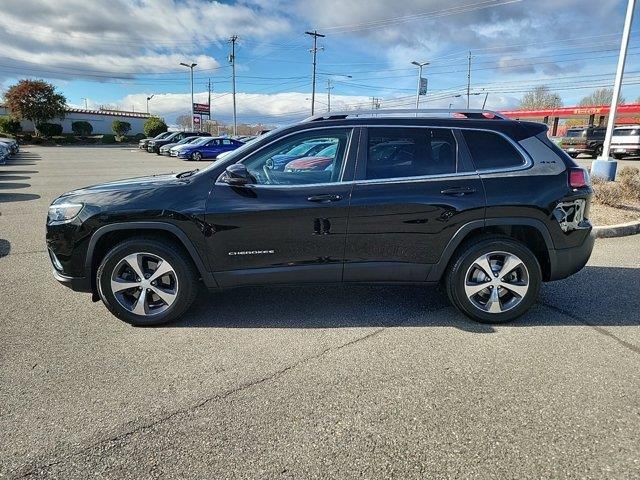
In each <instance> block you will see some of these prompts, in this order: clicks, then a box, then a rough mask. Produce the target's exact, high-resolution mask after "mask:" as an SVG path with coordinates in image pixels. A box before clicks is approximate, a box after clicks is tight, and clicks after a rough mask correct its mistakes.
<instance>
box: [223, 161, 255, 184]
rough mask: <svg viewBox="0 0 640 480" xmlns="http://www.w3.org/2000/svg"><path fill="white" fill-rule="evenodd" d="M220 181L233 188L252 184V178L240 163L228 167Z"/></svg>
mask: <svg viewBox="0 0 640 480" xmlns="http://www.w3.org/2000/svg"><path fill="white" fill-rule="evenodd" d="M222 181H223V182H225V183H227V184H229V185H233V186H236V187H238V186H242V185H249V184H250V183H254V180H253V177H252V176H251V174H250V173H249V171H248V170H247V167H245V166H244V165H243V164H242V163H234V164H233V165H229V166H228V167H227V168H226V170H225V172H224V177H223V178H222Z"/></svg>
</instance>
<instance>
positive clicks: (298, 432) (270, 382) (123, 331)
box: [0, 147, 640, 479]
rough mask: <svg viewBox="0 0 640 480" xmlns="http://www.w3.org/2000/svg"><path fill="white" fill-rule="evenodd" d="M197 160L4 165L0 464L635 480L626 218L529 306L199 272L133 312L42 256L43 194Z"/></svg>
mask: <svg viewBox="0 0 640 480" xmlns="http://www.w3.org/2000/svg"><path fill="white" fill-rule="evenodd" d="M193 166H194V164H192V163H185V162H181V161H179V160H175V159H174V160H172V159H167V158H160V157H157V156H156V155H150V154H146V153H143V152H138V151H135V149H127V148H119V147H118V148H104V147H96V148H81V147H59V148H56V147H29V148H25V149H24V151H23V152H22V153H21V154H20V156H19V157H15V158H13V159H11V160H10V161H9V162H8V164H7V165H4V166H0V478H64V479H76V478H78V479H79V478H88V477H92V478H113V479H123V478H131V479H139V478H197V479H205V478H206V479H210V478H268V479H271V478H399V479H409V478H423V479H427V478H428V479H440V478H464V479H468V478H483V479H484V478H496V479H498V478H500V479H501V478H519V479H524V478H580V479H585V478H588V479H623V478H640V394H639V392H640V329H639V328H638V327H639V325H640V314H639V313H638V312H640V255H639V254H638V251H639V247H640V236H635V237H626V238H618V239H602V240H598V241H597V243H596V249H595V251H594V254H593V256H592V258H591V261H590V262H589V264H588V266H587V267H586V268H585V269H584V270H583V271H582V272H580V273H579V274H577V275H575V276H574V277H572V278H570V279H568V280H565V281H561V282H555V283H551V284H547V285H545V286H544V287H543V291H542V293H541V296H540V302H539V304H538V305H537V306H536V307H534V308H533V309H532V311H531V312H530V313H529V314H528V315H527V316H526V317H524V318H522V319H520V320H518V321H516V322H515V323H513V324H510V325H507V326H500V327H491V326H483V325H478V324H474V323H470V322H469V321H467V320H466V319H465V318H463V317H462V316H461V315H459V314H458V313H456V312H455V311H454V309H453V308H452V307H450V306H449V305H448V303H447V301H446V298H445V297H444V296H443V294H441V293H439V292H438V291H437V290H434V289H429V290H427V289H423V288H420V287H389V286H375V287H348V288H346V287H337V286H331V287H305V288H302V287H301V288H284V287H283V288H274V287H265V288H259V289H257V288H254V289H248V288H247V289H236V290H231V291H227V292H213V293H211V292H204V291H203V292H202V293H201V294H200V296H199V298H198V300H197V303H196V305H195V306H194V307H195V308H193V309H192V310H191V311H190V313H189V314H188V315H187V316H186V318H184V319H183V320H182V321H180V322H178V323H175V324H172V325H168V326H165V327H160V328H134V327H131V326H129V325H126V324H124V323H122V322H120V321H119V320H117V319H116V318H114V317H112V316H111V315H110V314H109V313H108V312H107V310H106V309H105V308H104V307H103V306H102V304H101V303H92V302H91V300H90V298H89V296H88V295H86V294H78V293H74V292H72V291H70V290H68V289H66V288H65V287H63V286H61V285H58V283H57V282H56V281H55V280H54V279H53V277H52V276H51V268H50V265H49V259H48V256H47V254H46V251H45V246H44V223H45V217H46V211H47V206H48V204H49V203H50V201H51V200H53V199H54V198H55V197H56V196H57V195H59V194H61V193H63V192H65V191H67V190H70V189H72V188H76V187H81V186H85V185H89V184H94V183H98V182H103V181H107V180H112V179H118V178H125V177H131V176H136V175H144V174H150V173H160V172H167V171H180V170H186V169H189V168H193Z"/></svg>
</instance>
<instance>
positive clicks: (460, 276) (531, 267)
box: [445, 237, 542, 324]
mask: <svg viewBox="0 0 640 480" xmlns="http://www.w3.org/2000/svg"><path fill="white" fill-rule="evenodd" d="M487 255H488V258H489V263H488V264H486V263H485V264H484V265H485V268H484V269H483V268H481V267H480V264H481V263H483V262H482V261H481V262H477V261H478V260H480V259H484V258H487V257H486V256H487ZM507 255H508V256H509V257H507ZM507 260H509V266H511V267H513V268H509V266H507V268H509V271H507V272H504V274H505V275H507V274H508V276H509V277H510V278H508V280H506V281H502V278H503V277H501V275H500V273H502V272H501V271H500V270H499V269H500V268H503V266H504V264H505V263H506V262H507ZM490 267H492V272H491V273H493V277H491V278H490V277H489V276H488V275H486V274H485V272H486V268H490ZM496 271H497V272H498V273H496ZM541 282H542V272H541V270H540V264H539V263H538V259H537V258H536V256H535V255H534V254H533V253H532V252H531V250H529V249H528V248H527V247H526V246H525V245H524V244H522V243H520V242H518V241H516V240H513V239H511V238H509V237H485V238H481V239H479V240H477V241H473V242H468V243H467V244H465V245H463V246H462V247H461V248H460V250H459V251H458V252H457V253H456V255H455V257H454V258H453V260H452V261H451V266H450V267H449V269H448V271H447V273H446V276H445V287H446V290H447V295H448V296H449V300H450V301H451V303H452V304H453V305H454V306H455V307H456V308H457V309H458V310H460V311H461V312H462V313H464V314H465V315H466V316H467V317H469V318H471V319H472V320H475V321H477V322H480V323H493V324H498V323H506V322H509V321H511V320H514V319H516V318H518V317H519V316H521V315H523V314H524V313H525V312H526V311H527V310H529V308H531V306H532V305H533V304H534V303H535V301H536V299H537V297H538V292H539V291H540V284H541ZM482 285H487V287H485V288H484V289H482ZM510 288H511V289H513V290H510ZM474 291H476V293H474V294H473V295H469V292H474ZM494 292H498V293H497V294H496V293H494ZM516 292H518V293H516ZM496 301H497V303H496ZM485 302H486V303H485Z"/></svg>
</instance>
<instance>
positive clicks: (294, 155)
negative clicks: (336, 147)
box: [265, 141, 333, 170]
mask: <svg viewBox="0 0 640 480" xmlns="http://www.w3.org/2000/svg"><path fill="white" fill-rule="evenodd" d="M331 145H333V142H329V141H326V142H324V141H318V142H308V143H303V144H302V145H298V146H296V147H294V148H293V149H291V150H288V151H286V152H284V153H280V154H278V155H274V156H273V157H271V158H270V159H269V160H267V162H266V164H265V165H266V167H267V168H270V169H271V170H284V167H285V165H286V164H288V163H289V162H291V161H293V160H297V159H298V158H303V157H313V156H315V154H316V153H318V152H319V151H321V150H323V149H325V148H327V147H330V146H331Z"/></svg>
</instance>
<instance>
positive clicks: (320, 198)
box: [307, 193, 342, 203]
mask: <svg viewBox="0 0 640 480" xmlns="http://www.w3.org/2000/svg"><path fill="white" fill-rule="evenodd" d="M307 200H308V201H310V202H316V203H329V202H337V201H338V200H342V197H341V196H340V195H334V194H331V193H325V194H322V195H311V196H310V197H308V198H307Z"/></svg>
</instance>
